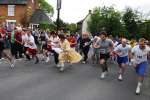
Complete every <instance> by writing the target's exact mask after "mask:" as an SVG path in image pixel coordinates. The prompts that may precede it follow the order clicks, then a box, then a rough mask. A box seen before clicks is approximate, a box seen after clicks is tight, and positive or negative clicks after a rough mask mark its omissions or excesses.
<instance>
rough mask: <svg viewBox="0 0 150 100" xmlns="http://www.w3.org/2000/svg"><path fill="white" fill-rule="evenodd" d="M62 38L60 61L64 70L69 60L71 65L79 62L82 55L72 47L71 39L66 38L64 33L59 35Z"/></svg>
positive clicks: (61, 68)
mask: <svg viewBox="0 0 150 100" xmlns="http://www.w3.org/2000/svg"><path fill="white" fill-rule="evenodd" d="M59 38H60V48H61V50H62V51H61V52H60V53H59V63H60V71H64V63H65V62H66V61H68V60H69V63H71V65H72V64H73V63H77V62H79V61H80V60H81V59H82V57H81V55H80V54H78V53H77V52H76V51H75V50H74V49H73V48H71V46H70V43H69V41H68V40H67V39H66V38H65V36H64V35H63V34H61V35H59Z"/></svg>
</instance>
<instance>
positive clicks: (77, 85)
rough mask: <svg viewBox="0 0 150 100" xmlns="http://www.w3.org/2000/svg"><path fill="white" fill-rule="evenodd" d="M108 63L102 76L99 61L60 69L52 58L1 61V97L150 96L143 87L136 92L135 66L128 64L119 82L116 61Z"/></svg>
mask: <svg viewBox="0 0 150 100" xmlns="http://www.w3.org/2000/svg"><path fill="white" fill-rule="evenodd" d="M67 66H68V65H67ZM109 67H110V71H109V74H108V76H107V78H106V79H104V80H101V79H100V72H101V69H100V66H98V65H92V64H80V63H79V64H75V65H73V66H72V67H67V69H66V71H65V72H63V73H60V72H59V71H58V70H57V68H55V67H54V64H53V61H51V63H47V64H46V63H43V62H42V63H40V64H37V65H35V64H34V62H32V61H31V62H27V61H17V62H16V67H15V68H14V69H11V68H9V65H8V64H7V63H2V64H0V100H150V96H148V95H147V94H146V93H145V92H144V91H143V92H142V94H141V95H140V96H136V95H135V94H134V92H135V88H136V81H135V79H136V75H135V72H134V69H132V68H130V67H128V68H127V72H126V75H125V76H124V81H122V82H119V81H118V80H117V67H116V65H114V64H109ZM144 89H146V88H144Z"/></svg>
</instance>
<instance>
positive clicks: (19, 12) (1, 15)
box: [0, 0, 39, 24]
mask: <svg viewBox="0 0 150 100" xmlns="http://www.w3.org/2000/svg"><path fill="white" fill-rule="evenodd" d="M38 7H39V6H38V2H37V0H34V3H33V2H32V0H28V3H27V5H15V16H8V5H0V23H2V22H6V20H16V24H20V23H21V22H22V20H24V19H25V17H27V12H30V14H29V16H28V19H29V18H30V16H31V15H32V14H33V12H34V11H35V9H37V8H38Z"/></svg>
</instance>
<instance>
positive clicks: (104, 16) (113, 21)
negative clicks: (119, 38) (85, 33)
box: [88, 6, 121, 35]
mask: <svg viewBox="0 0 150 100" xmlns="http://www.w3.org/2000/svg"><path fill="white" fill-rule="evenodd" d="M88 27H89V31H90V32H91V33H92V34H95V33H98V32H100V31H102V30H105V31H107V32H108V33H109V34H112V35H118V34H119V32H120V29H121V13H120V12H119V11H117V10H115V8H114V7H113V6H111V7H105V6H104V7H102V8H100V7H96V8H94V10H93V13H92V15H91V19H90V21H89V22H88Z"/></svg>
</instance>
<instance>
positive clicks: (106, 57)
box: [100, 53, 110, 61]
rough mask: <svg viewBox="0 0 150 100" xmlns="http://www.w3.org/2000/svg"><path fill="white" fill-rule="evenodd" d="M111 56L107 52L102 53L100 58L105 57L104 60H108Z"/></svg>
mask: <svg viewBox="0 0 150 100" xmlns="http://www.w3.org/2000/svg"><path fill="white" fill-rule="evenodd" d="M109 58H110V55H109V53H107V54H100V60H102V59H104V60H106V61H107V60H108V59H109Z"/></svg>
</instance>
